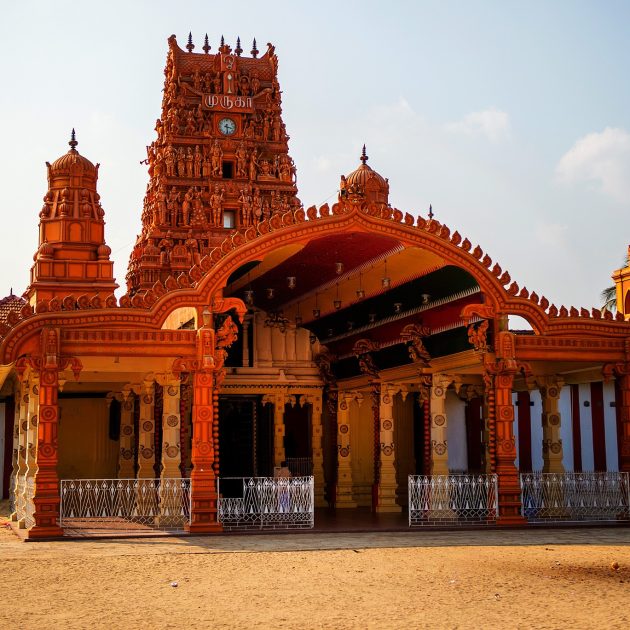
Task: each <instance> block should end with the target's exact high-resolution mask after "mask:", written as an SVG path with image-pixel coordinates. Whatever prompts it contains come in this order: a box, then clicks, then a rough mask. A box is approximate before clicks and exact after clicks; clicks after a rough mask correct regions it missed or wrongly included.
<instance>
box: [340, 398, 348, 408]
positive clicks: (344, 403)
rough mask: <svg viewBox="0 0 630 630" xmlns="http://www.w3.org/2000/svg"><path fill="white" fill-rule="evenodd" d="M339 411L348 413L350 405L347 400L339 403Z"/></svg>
mask: <svg viewBox="0 0 630 630" xmlns="http://www.w3.org/2000/svg"><path fill="white" fill-rule="evenodd" d="M339 409H341V411H346V409H348V405H347V403H346V401H345V400H344V401H342V402H340V403H339Z"/></svg>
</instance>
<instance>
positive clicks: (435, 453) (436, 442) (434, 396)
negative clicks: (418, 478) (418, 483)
mask: <svg viewBox="0 0 630 630" xmlns="http://www.w3.org/2000/svg"><path fill="white" fill-rule="evenodd" d="M452 382H453V377H452V376H450V375H448V374H434V375H433V384H432V386H431V403H430V407H431V454H432V457H431V474H432V475H448V440H447V437H446V426H447V425H446V422H447V419H446V390H447V388H448V386H449V385H450V384H451V383H452Z"/></svg>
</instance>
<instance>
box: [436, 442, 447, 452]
mask: <svg viewBox="0 0 630 630" xmlns="http://www.w3.org/2000/svg"><path fill="white" fill-rule="evenodd" d="M433 450H434V451H435V454H436V455H444V453H446V444H444V442H438V443H437V444H435V446H434V447H433Z"/></svg>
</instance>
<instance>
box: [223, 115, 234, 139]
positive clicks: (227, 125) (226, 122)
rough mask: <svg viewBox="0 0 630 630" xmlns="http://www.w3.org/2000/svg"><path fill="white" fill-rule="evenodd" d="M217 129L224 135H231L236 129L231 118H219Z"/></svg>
mask: <svg viewBox="0 0 630 630" xmlns="http://www.w3.org/2000/svg"><path fill="white" fill-rule="evenodd" d="M219 131H220V132H221V133H222V134H223V135H224V136H231V135H232V134H233V133H234V132H235V131H236V123H235V122H234V121H233V120H232V119H231V118H221V120H220V121H219Z"/></svg>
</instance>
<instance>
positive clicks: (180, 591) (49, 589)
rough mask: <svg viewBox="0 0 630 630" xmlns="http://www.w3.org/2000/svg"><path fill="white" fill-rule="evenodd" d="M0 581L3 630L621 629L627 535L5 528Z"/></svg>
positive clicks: (626, 594) (627, 588) (628, 595)
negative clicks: (74, 537)
mask: <svg viewBox="0 0 630 630" xmlns="http://www.w3.org/2000/svg"><path fill="white" fill-rule="evenodd" d="M4 514H5V516H6V509H5V510H4ZM0 570H1V571H2V575H3V577H4V589H3V590H4V593H3V598H2V599H3V603H2V606H1V607H0V627H2V628H20V629H25V630H30V629H38V628H42V629H49V628H50V629H52V628H181V627H188V628H627V627H628V626H629V625H630V611H629V609H628V601H630V529H628V528H588V529H587V528H580V529H538V530H532V529H530V530H526V531H525V530H518V531H517V530H512V531H506V530H502V531H496V530H495V531H455V532H435V531H434V532H432V531H414V532H396V533H387V532H378V533H352V534H341V533H329V534H309V533H300V534H272V535H259V536H252V535H229V536H228V535H226V536H214V537H187V538H174V537H170V538H167V537H164V538H150V539H149V538H145V539H142V538H133V539H126V540H80V541H64V542H44V543H24V542H21V541H20V540H18V539H17V538H16V537H15V535H14V534H13V533H12V532H11V531H10V530H9V529H8V528H7V527H5V526H2V527H0Z"/></svg>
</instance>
